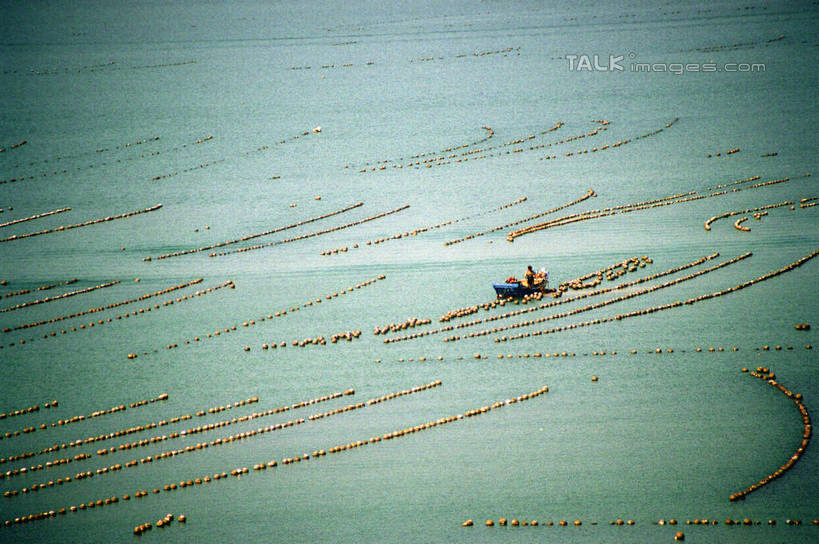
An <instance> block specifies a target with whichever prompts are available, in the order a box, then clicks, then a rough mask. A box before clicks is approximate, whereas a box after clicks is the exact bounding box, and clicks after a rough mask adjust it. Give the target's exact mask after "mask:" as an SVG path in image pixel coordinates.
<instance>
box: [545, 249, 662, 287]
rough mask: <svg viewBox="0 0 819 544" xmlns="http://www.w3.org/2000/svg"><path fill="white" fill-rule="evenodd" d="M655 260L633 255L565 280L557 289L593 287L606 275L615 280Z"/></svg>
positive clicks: (609, 279) (607, 277)
mask: <svg viewBox="0 0 819 544" xmlns="http://www.w3.org/2000/svg"><path fill="white" fill-rule="evenodd" d="M653 262H654V260H653V259H651V257H648V256H646V255H643V256H641V257H631V258H630V259H626V260H625V261H621V262H619V263H614V264H612V265H609V266H607V267H605V268H601V269H600V270H596V271H594V272H589V273H588V274H584V275H583V276H580V277H579V278H576V279H573V280H569V281H564V282H562V283H561V284H560V285H559V286H558V288H557V290H558V291H565V290H567V289H574V290H581V289H591V288H593V287H597V286H598V285H600V284H601V283H602V282H603V277H604V276H605V278H606V279H607V280H608V281H614V280H616V279H617V278H619V277H620V276H623V275H625V274H626V273H627V272H636V271H637V268H643V267H644V266H646V265H647V264H651V263H653ZM592 278H593V279H592ZM589 279H591V280H592V281H590V282H588V283H587V282H586V281H587V280H589Z"/></svg>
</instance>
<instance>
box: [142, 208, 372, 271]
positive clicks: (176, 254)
mask: <svg viewBox="0 0 819 544" xmlns="http://www.w3.org/2000/svg"><path fill="white" fill-rule="evenodd" d="M363 205H364V203H363V202H356V203H355V204H352V205H350V206H347V207H346V208H341V209H340V210H336V211H334V212H330V213H326V214H324V215H319V216H316V217H311V218H309V219H305V220H303V221H298V222H296V223H291V224H289V225H285V226H283V227H276V228H274V229H270V230H266V231H262V232H257V233H254V234H248V235H245V236H242V237H241V238H236V239H235V240H227V241H225V242H219V243H216V244H211V245H209V246H203V247H199V248H194V249H186V250H183V251H175V252H173V253H165V254H164V255H158V256H156V257H153V259H157V260H160V259H167V258H169V257H180V256H182V255H189V254H191V253H197V252H199V251H206V250H208V249H214V248H217V247H224V246H229V245H231V244H237V243H239V242H245V241H247V240H252V239H254V238H259V237H261V236H267V235H269V234H275V233H277V232H281V231H283V230H288V229H292V228H296V227H299V226H301V225H307V224H308V223H314V222H316V221H320V220H322V219H327V218H328V217H332V216H334V215H339V214H341V213H344V212H348V211H350V210H354V209H355V208H358V207H360V206H363ZM142 260H143V261H148V262H149V261H151V260H152V258H151V257H145V258H144V259H142Z"/></svg>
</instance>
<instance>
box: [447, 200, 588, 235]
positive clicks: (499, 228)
mask: <svg viewBox="0 0 819 544" xmlns="http://www.w3.org/2000/svg"><path fill="white" fill-rule="evenodd" d="M594 196H597V194H596V193H595V192H594V189H589V190H588V192H587V193H586V194H584V195H583V196H581V197H580V198H577V199H575V200H572V201H571V202H567V203H565V204H561V205H560V206H557V207H556V208H552V209H551V210H546V211H545V212H540V213H537V214H535V215H530V216H529V217H524V218H523V219H518V220H516V221H512V222H511V223H506V224H505V225H501V226H499V227H493V228H491V229H489V230H485V231H483V232H477V233H475V234H469V235H467V236H464V237H463V238H457V239H455V240H450V241H448V242H444V245H445V246H451V245H454V244H459V243H461V242H463V241H465V240H472V239H473V238H477V237H479V236H483V235H484V234H489V233H491V232H495V231H498V230H502V229H505V228H509V227H512V226H515V225H520V224H521V223H526V222H527V221H532V220H534V219H537V218H539V217H543V216H544V215H549V214H550V213H555V212H557V211H560V210H562V209H564V208H568V207H570V206H574V205H575V204H580V203H581V202H583V201H584V200H586V199H588V198H591V197H594Z"/></svg>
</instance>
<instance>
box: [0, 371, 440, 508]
mask: <svg viewBox="0 0 819 544" xmlns="http://www.w3.org/2000/svg"><path fill="white" fill-rule="evenodd" d="M440 385H441V382H440V380H436V381H434V382H430V383H427V384H424V385H419V386H416V387H413V388H411V389H405V390H402V391H398V392H396V393H390V394H388V395H384V396H381V397H377V398H374V399H370V400H369V401H367V402H359V403H355V404H348V405H347V406H343V407H339V408H335V409H333V410H329V411H327V412H324V413H318V414H314V415H311V416H310V417H309V418H308V419H307V420H304V419H296V420H292V421H287V422H286V423H277V424H275V425H269V426H267V427H263V428H258V429H255V430H249V431H244V432H240V433H236V434H233V435H229V436H225V437H222V438H216V439H214V440H211V441H210V442H199V443H197V444H195V445H193V444H191V445H188V446H185V447H184V448H180V449H176V450H168V451H165V452H161V453H158V454H156V455H153V456H150V455H149V456H147V457H143V458H142V459H139V460H137V459H133V460H131V461H128V462H126V463H125V464H124V467H125V468H133V467H136V466H139V465H144V464H148V463H152V462H154V461H157V462H159V461H162V460H166V459H172V458H174V457H178V456H180V455H183V454H185V453H194V452H197V451H202V450H204V449H207V448H209V447H217V446H224V445H227V444H231V443H233V442H239V441H242V440H245V439H249V438H252V437H255V436H262V435H264V434H266V433H271V432H275V431H279V430H283V429H288V428H291V427H294V426H297V425H301V424H303V423H305V422H306V421H309V422H313V421H317V420H319V419H324V418H327V417H332V416H335V415H338V414H343V413H346V412H351V411H354V410H359V409H362V408H366V407H368V406H372V405H374V404H379V403H381V402H386V401H389V400H393V399H396V398H399V397H402V396H406V395H410V394H414V393H419V392H421V391H425V390H427V389H432V388H435V387H438V386H440ZM354 393H355V392H354V390H353V389H348V390H347V391H345V392H344V393H343V394H344V395H345V396H346V395H353V394H354ZM334 398H338V397H337V396H334ZM325 400H329V397H328V398H326V399H325ZM305 405H306V404H305ZM273 413H276V412H274V411H273V410H268V411H267V412H259V413H255V414H251V415H247V416H242V417H240V418H238V419H236V418H234V419H233V420H228V421H226V422H222V423H223V424H222V425H216V426H213V427H209V426H204V427H200V428H199V430H196V431H193V432H192V433H191V434H198V433H201V432H208V431H210V430H213V429H216V428H221V427H223V426H225V425H231V424H233V423H237V422H246V421H251V420H254V419H258V418H261V417H267V416H269V415H272V414H273ZM180 436H181V437H184V436H187V433H186V432H185V431H183V432H182V433H171V434H170V435H167V436H165V435H163V436H159V437H154V438H152V439H150V440H146V441H145V442H146V443H155V442H163V441H165V440H168V439H175V438H179V437H180ZM139 445H143V444H141V443H140V444H139ZM126 449H130V448H126ZM115 451H116V449H115V448H113V447H112V448H110V450H109V449H103V450H98V451H97V455H108V454H109V453H114V452H115ZM284 464H287V462H286V460H285V462H284ZM122 469H123V464H122V463H117V464H114V465H111V466H109V467H105V466H104V467H101V468H99V469H96V470H95V471H90V470H89V471H84V472H79V473H77V474H75V476H74V478H73V480H72V478H71V477H70V476H69V477H66V478H58V482H59V481H60V480H62V482H63V484H65V483H70V482H71V481H74V482H78V481H81V480H84V479H88V478H93V477H94V476H95V475H96V476H100V475H103V474H108V473H113V472H117V471H120V470H122ZM49 484H50V485H49ZM57 485H62V484H60V483H58V484H57ZM191 485H193V484H191ZM53 486H54V482H53V481H51V482H49V483H42V484H34V485H32V486H30V487H28V488H23V489H20V490H11V491H7V492H5V493H4V495H5V497H6V498H13V497H16V496H19V495H20V494H21V493H22V494H25V493H28V492H31V491H38V490H41V489H46V488H49V487H53ZM180 486H181V487H185V486H186V483H185V482H180ZM164 489H165V491H172V490H174V489H176V485H175V484H169V485H166V486H165V487H164Z"/></svg>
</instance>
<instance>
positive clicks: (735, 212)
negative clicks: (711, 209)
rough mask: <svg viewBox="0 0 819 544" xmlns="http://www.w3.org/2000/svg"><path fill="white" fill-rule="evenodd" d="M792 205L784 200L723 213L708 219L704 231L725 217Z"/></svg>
mask: <svg viewBox="0 0 819 544" xmlns="http://www.w3.org/2000/svg"><path fill="white" fill-rule="evenodd" d="M786 179H787V178H786ZM793 204H794V203H793V202H791V201H789V200H786V201H785V202H780V203H779V204H768V205H767V206H758V207H756V208H748V209H745V210H740V211H734V212H726V213H724V214H722V215H715V216H714V217H712V218H711V219H709V220H708V221H706V222H705V230H711V224H712V223H714V222H715V221H718V220H720V219H724V218H726V217H731V216H734V215H740V214H743V213H752V212H761V211H764V210H772V209H774V208H781V207H783V206H793ZM745 219H748V218H747V217H746V218H745ZM734 226H735V227H736V223H735V224H734ZM737 228H738V229H739V227H737ZM739 230H746V229H739ZM747 230H751V229H747Z"/></svg>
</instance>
